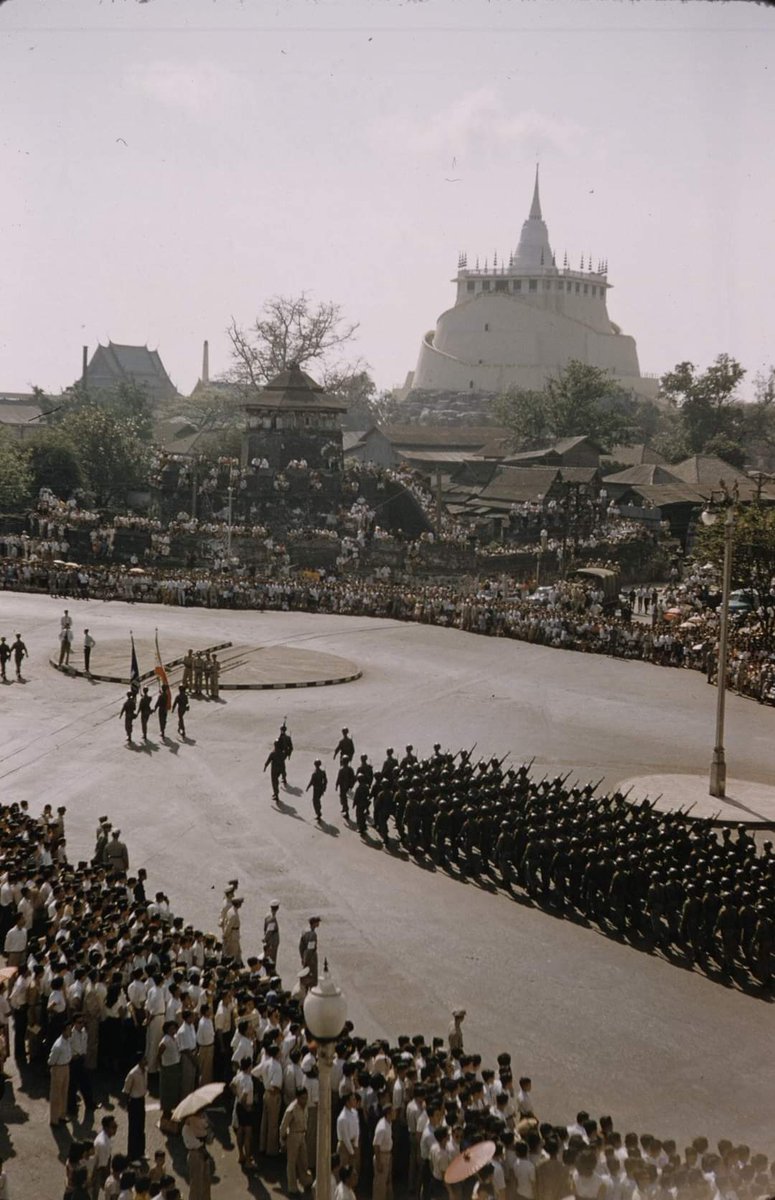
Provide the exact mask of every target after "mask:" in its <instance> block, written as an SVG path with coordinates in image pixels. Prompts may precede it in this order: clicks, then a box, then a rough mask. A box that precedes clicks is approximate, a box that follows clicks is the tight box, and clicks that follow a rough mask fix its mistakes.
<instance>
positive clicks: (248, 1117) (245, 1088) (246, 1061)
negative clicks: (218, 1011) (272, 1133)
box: [231, 1055, 255, 1167]
mask: <svg viewBox="0 0 775 1200" xmlns="http://www.w3.org/2000/svg"><path fill="white" fill-rule="evenodd" d="M252 1065H253V1058H252V1056H251V1055H246V1056H245V1057H244V1058H243V1059H242V1060H241V1062H240V1064H239V1070H238V1071H237V1074H236V1075H235V1076H234V1078H233V1079H232V1081H231V1090H232V1092H233V1094H234V1115H233V1117H232V1125H233V1127H234V1130H235V1134H236V1141H237V1151H238V1155H239V1162H240V1163H241V1164H242V1166H245V1167H252V1166H254V1162H253V1101H254V1097H255V1085H254V1083H253V1076H252V1075H251V1073H250V1071H251V1067H252Z"/></svg>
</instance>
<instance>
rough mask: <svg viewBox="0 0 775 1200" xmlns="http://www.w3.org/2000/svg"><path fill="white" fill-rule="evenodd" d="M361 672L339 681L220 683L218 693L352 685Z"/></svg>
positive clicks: (346, 676) (341, 678)
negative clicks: (341, 684)
mask: <svg viewBox="0 0 775 1200" xmlns="http://www.w3.org/2000/svg"><path fill="white" fill-rule="evenodd" d="M362 675H363V671H356V672H355V674H354V675H342V676H341V677H340V678H339V679H312V680H310V681H309V682H305V683H222V684H220V685H219V688H218V691H219V692H273V691H281V690H287V689H288V688H311V687H333V686H334V685H335V684H337V683H352V682H353V681H354V680H356V679H360V678H361V676H362Z"/></svg>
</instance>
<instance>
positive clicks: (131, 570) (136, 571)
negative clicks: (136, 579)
mask: <svg viewBox="0 0 775 1200" xmlns="http://www.w3.org/2000/svg"><path fill="white" fill-rule="evenodd" d="M127 574H129V575H144V574H145V571H144V569H143V568H142V567H130V568H129V571H128V572H127Z"/></svg>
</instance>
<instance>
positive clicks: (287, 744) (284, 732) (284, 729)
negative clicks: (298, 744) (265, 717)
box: [275, 721, 293, 787]
mask: <svg viewBox="0 0 775 1200" xmlns="http://www.w3.org/2000/svg"><path fill="white" fill-rule="evenodd" d="M275 745H276V746H277V747H278V749H279V750H280V753H281V754H282V756H283V770H282V780H283V786H284V787H287V786H288V780H287V778H286V774H285V771H286V766H285V764H286V763H287V761H288V759H289V758H290V757H291V755H292V754H293V740H292V739H291V735H290V734H289V732H288V726H287V725H286V724H285V721H283V723H282V725H281V726H280V732H279V734H278V735H277V741H276V742H275Z"/></svg>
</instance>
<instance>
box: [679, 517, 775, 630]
mask: <svg viewBox="0 0 775 1200" xmlns="http://www.w3.org/2000/svg"><path fill="white" fill-rule="evenodd" d="M696 554H697V556H698V557H699V558H701V559H702V560H703V561H708V562H712V563H715V564H716V566H717V567H718V568H719V570H721V567H722V565H723V562H724V522H723V520H718V521H717V522H716V524H715V525H710V526H705V525H703V526H700V527H699V529H698V534H697V549H696ZM773 576H775V508H772V507H771V506H769V505H764V504H761V503H760V502H758V501H756V502H754V503H753V504H748V505H746V506H745V507H744V508H738V509H737V511H736V513H735V525H734V533H733V542H732V586H733V588H743V589H745V590H746V591H750V592H754V593H755V594H756V596H757V599H758V603H759V605H760V616H761V623H762V634H763V637H764V640H765V645H766V647H767V649H768V650H771V649H773V646H774V645H775V595H774V594H773V593H772V592H771V590H770V584H771V581H772V578H773Z"/></svg>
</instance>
